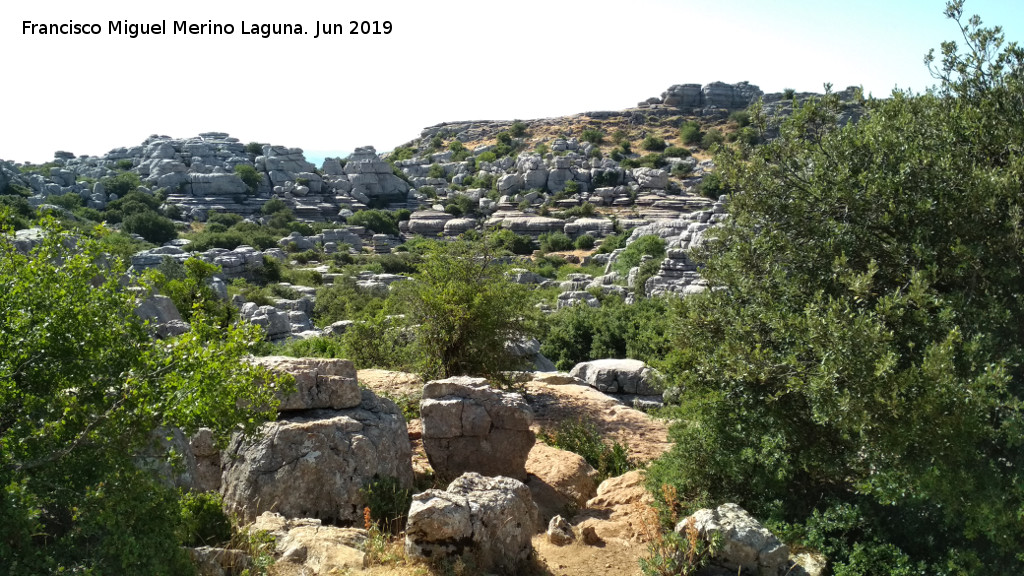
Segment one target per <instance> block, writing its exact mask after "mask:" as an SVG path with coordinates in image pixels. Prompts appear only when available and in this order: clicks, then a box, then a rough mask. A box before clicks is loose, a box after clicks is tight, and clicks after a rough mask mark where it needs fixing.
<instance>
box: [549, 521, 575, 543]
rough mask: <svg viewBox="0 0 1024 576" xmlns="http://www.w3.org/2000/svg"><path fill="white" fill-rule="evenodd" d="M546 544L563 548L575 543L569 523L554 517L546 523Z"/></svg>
mask: <svg viewBox="0 0 1024 576" xmlns="http://www.w3.org/2000/svg"><path fill="white" fill-rule="evenodd" d="M547 536H548V542H551V543H552V544H554V545H555V546H565V545H567V544H572V543H573V542H575V541H576V534H575V533H574V532H573V531H572V526H570V525H569V521H568V520H566V519H565V518H562V517H561V516H555V517H554V518H552V519H551V522H548V531H547Z"/></svg>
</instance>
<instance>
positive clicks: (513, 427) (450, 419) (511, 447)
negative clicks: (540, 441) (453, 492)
mask: <svg viewBox="0 0 1024 576" xmlns="http://www.w3.org/2000/svg"><path fill="white" fill-rule="evenodd" d="M420 414H421V417H422V419H423V447H424V449H425V450H426V452H427V458H428V459H429V460H430V465H431V466H432V467H433V469H434V472H435V474H437V476H438V477H439V478H441V479H444V480H448V479H452V478H455V477H457V476H459V475H460V474H462V473H464V472H479V473H480V474H484V475H487V476H509V477H511V478H516V479H519V480H526V459H527V457H528V456H529V454H530V449H531V448H533V444H534V441H535V440H536V436H535V435H534V433H533V431H532V430H530V424H531V423H532V422H533V412H532V411H531V410H530V407H529V406H527V404H526V402H525V401H524V400H523V397H522V396H521V395H519V394H514V393H509V392H501V391H499V390H494V389H493V388H491V387H490V386H489V385H488V383H487V380H485V379H484V378H470V377H466V376H457V377H454V378H448V379H446V380H434V381H432V382H428V383H427V384H426V386H424V387H423V400H422V401H421V402H420Z"/></svg>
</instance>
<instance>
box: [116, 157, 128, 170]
mask: <svg viewBox="0 0 1024 576" xmlns="http://www.w3.org/2000/svg"><path fill="white" fill-rule="evenodd" d="M114 168H115V169H116V170H122V171H123V170H131V169H132V161H131V160H129V159H128V158H123V159H121V160H118V161H117V162H116V163H115V164H114Z"/></svg>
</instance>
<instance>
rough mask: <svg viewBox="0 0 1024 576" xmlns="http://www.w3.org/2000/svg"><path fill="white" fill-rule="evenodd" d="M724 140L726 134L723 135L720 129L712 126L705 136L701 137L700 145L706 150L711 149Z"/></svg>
mask: <svg viewBox="0 0 1024 576" xmlns="http://www.w3.org/2000/svg"><path fill="white" fill-rule="evenodd" d="M723 142H725V136H723V135H722V133H721V132H720V131H719V130H717V129H715V128H712V129H711V130H708V131H707V132H705V133H704V136H702V137H701V139H700V147H701V148H704V149H705V150H710V149H712V148H714V147H715V146H717V145H719V144H721V143H723Z"/></svg>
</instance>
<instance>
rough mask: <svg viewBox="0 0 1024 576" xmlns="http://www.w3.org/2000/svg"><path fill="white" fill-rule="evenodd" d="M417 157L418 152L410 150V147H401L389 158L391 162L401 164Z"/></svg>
mask: <svg viewBox="0 0 1024 576" xmlns="http://www.w3.org/2000/svg"><path fill="white" fill-rule="evenodd" d="M414 156H416V150H415V149H413V148H409V147H408V146H399V147H398V148H395V149H394V150H393V151H392V152H391V154H390V155H389V156H388V161H389V162H399V161H402V160H411V159H412V158H413V157H414Z"/></svg>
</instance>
